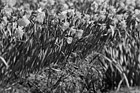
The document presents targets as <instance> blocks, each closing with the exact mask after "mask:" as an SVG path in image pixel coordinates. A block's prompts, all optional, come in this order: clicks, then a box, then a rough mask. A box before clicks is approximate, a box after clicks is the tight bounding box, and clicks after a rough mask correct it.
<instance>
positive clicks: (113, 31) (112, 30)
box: [110, 25, 115, 37]
mask: <svg viewBox="0 0 140 93" xmlns="http://www.w3.org/2000/svg"><path fill="white" fill-rule="evenodd" d="M110 29H111V32H112V37H113V36H114V33H115V30H114V27H113V26H111V25H110Z"/></svg>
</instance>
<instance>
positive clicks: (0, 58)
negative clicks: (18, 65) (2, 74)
mask: <svg viewBox="0 0 140 93" xmlns="http://www.w3.org/2000/svg"><path fill="white" fill-rule="evenodd" d="M0 60H1V61H2V62H3V63H4V65H5V66H6V68H7V69H8V67H9V65H8V63H7V62H6V61H5V59H4V58H3V57H1V56H0Z"/></svg>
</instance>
